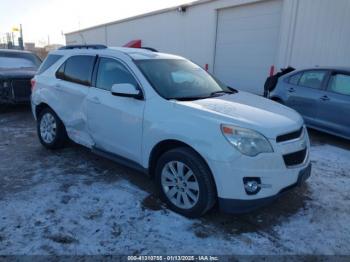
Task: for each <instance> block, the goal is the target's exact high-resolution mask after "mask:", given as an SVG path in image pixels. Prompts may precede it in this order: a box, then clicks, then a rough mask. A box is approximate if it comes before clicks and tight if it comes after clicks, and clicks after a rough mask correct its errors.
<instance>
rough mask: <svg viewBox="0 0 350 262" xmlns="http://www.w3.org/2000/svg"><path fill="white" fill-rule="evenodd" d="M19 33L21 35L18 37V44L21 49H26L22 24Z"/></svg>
mask: <svg viewBox="0 0 350 262" xmlns="http://www.w3.org/2000/svg"><path fill="white" fill-rule="evenodd" d="M19 34H20V37H19V38H18V45H19V48H20V49H21V50H24V42H23V30H22V24H20V25H19Z"/></svg>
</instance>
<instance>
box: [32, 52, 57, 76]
mask: <svg viewBox="0 0 350 262" xmlns="http://www.w3.org/2000/svg"><path fill="white" fill-rule="evenodd" d="M61 57H62V56H61V55H48V57H46V59H45V61H44V62H43V63H42V64H41V66H40V68H39V70H38V72H37V74H38V75H40V74H42V73H44V72H45V71H46V70H47V69H49V68H50V67H51V66H52V65H53V64H54V63H56V62H57V61H58V60H59V59H60V58H61Z"/></svg>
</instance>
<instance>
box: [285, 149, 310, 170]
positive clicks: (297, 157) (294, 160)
mask: <svg viewBox="0 0 350 262" xmlns="http://www.w3.org/2000/svg"><path fill="white" fill-rule="evenodd" d="M306 153H307V148H305V149H304V150H301V151H298V152H295V153H291V154H288V155H284V156H283V159H284V163H285V164H286V166H287V167H290V166H296V165H300V164H302V163H303V162H304V160H305V158H306Z"/></svg>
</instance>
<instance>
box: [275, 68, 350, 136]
mask: <svg viewBox="0 0 350 262" xmlns="http://www.w3.org/2000/svg"><path fill="white" fill-rule="evenodd" d="M270 98H271V99H272V100H275V101H277V102H280V103H282V104H284V105H286V106H288V107H291V108H293V109H295V110H296V111H298V112H299V113H300V114H301V115H302V116H303V118H304V120H305V123H306V125H307V126H308V127H311V128H314V129H318V130H320V131H324V132H327V133H330V134H333V135H336V136H340V137H343V138H346V139H350V117H348V116H347V112H350V68H340V67H339V68H313V69H305V70H298V71H294V72H292V73H289V74H287V75H284V76H282V77H280V78H279V80H278V83H277V85H276V88H275V89H274V90H273V91H272V92H271V93H270Z"/></svg>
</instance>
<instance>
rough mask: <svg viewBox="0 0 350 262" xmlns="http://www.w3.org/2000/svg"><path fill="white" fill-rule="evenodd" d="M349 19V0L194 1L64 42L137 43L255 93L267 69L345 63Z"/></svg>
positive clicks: (349, 59)
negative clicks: (185, 58) (179, 56)
mask: <svg viewBox="0 0 350 262" xmlns="http://www.w3.org/2000/svg"><path fill="white" fill-rule="evenodd" d="M349 14H350V0H211V1H208V0H201V1H196V2H193V3H191V4H188V5H184V6H182V7H174V8H169V9H165V10H160V11H156V12H152V13H148V14H144V15H140V16H136V17H132V18H128V19H124V20H120V21H116V22H112V23H108V24H103V25H99V26H95V27H91V28H87V29H84V30H80V31H76V32H72V33H68V34H66V43H67V44H84V43H86V44H97V43H99V44H105V45H108V46H123V45H125V44H126V43H129V42H130V41H133V40H139V41H134V43H137V42H140V41H141V42H142V46H147V47H153V48H155V49H157V50H159V51H161V52H168V53H174V54H178V55H182V56H185V57H187V58H189V59H191V60H192V61H194V62H195V63H197V64H199V65H201V66H203V67H207V68H208V70H209V71H210V72H212V73H214V74H215V75H216V76H217V77H218V78H219V79H220V80H222V81H223V82H225V83H227V84H229V85H231V86H232V87H236V88H239V89H242V90H246V91H250V92H253V93H257V94H262V93H263V84H264V82H265V79H266V77H267V76H268V75H269V73H270V70H271V68H272V67H274V68H281V67H286V66H288V65H291V66H293V67H296V68H301V67H310V66H350V15H349Z"/></svg>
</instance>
